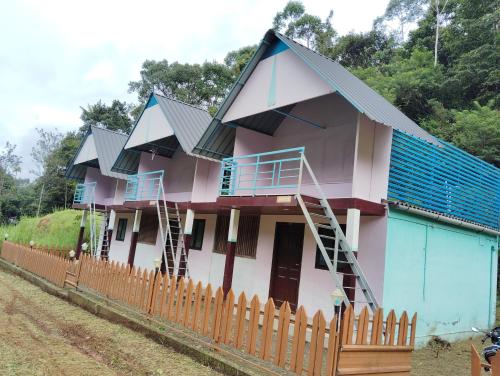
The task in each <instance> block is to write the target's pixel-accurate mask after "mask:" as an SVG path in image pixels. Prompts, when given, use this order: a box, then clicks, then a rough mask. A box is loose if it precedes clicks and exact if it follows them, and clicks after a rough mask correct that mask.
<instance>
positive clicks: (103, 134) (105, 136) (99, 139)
mask: <svg viewBox="0 0 500 376" xmlns="http://www.w3.org/2000/svg"><path fill="white" fill-rule="evenodd" d="M89 140H90V141H92V142H93V143H94V145H93V148H95V152H96V154H97V159H96V160H92V161H82V163H76V161H77V160H78V156H79V155H80V153H81V152H82V149H83V148H84V145H85V144H86V143H87V141H89ZM126 140H127V135H126V134H122V133H118V132H114V131H110V130H108V129H103V128H99V127H96V126H91V127H89V129H88V130H87V133H86V134H85V137H84V138H83V140H82V142H81V143H80V146H79V148H78V151H77V152H76V154H75V156H74V157H73V159H72V160H71V161H70V163H69V164H68V167H67V169H66V177H67V178H70V179H76V180H83V179H84V178H85V173H86V170H87V167H95V168H99V169H100V171H101V174H102V175H104V176H109V177H112V178H117V179H126V178H127V175H125V174H122V173H117V172H114V171H111V167H112V166H113V163H114V162H115V160H116V158H117V157H118V154H119V153H120V151H121V150H122V149H123V146H124V145H125V141H126Z"/></svg>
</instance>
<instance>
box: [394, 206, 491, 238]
mask: <svg viewBox="0 0 500 376" xmlns="http://www.w3.org/2000/svg"><path fill="white" fill-rule="evenodd" d="M389 205H390V206H392V207H394V208H396V209H398V210H402V211H406V212H408V213H413V214H417V215H421V216H423V217H427V218H431V219H434V220H436V221H439V222H444V223H448V224H452V225H455V226H460V227H465V228H467V229H469V230H473V231H477V232H483V233H485V234H489V235H493V236H500V231H498V230H494V229H492V228H488V227H485V226H480V225H476V224H474V223H470V222H466V221H462V220H460V219H456V218H450V217H448V216H446V215H443V214H438V213H434V212H431V211H427V210H422V209H417V208H414V207H412V206H408V205H404V204H401V203H389Z"/></svg>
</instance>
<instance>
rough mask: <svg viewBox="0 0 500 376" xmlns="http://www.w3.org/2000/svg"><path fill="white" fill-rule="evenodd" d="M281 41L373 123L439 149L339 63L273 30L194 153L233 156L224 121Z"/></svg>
mask: <svg viewBox="0 0 500 376" xmlns="http://www.w3.org/2000/svg"><path fill="white" fill-rule="evenodd" d="M278 40H281V41H282V42H283V43H285V44H286V45H287V46H288V47H289V48H290V49H291V50H292V51H293V52H294V53H295V54H296V55H297V56H298V57H299V58H300V59H301V60H302V61H304V62H305V63H306V64H307V65H308V66H309V67H310V68H311V69H312V70H313V71H315V72H316V73H317V74H318V75H319V76H320V77H321V78H322V79H323V80H324V81H325V82H326V83H328V84H329V85H330V86H331V87H332V89H334V90H335V91H336V92H337V93H338V94H339V95H341V96H342V97H344V98H345V99H346V100H347V101H349V102H350V103H351V105H352V106H354V107H355V108H356V109H357V110H358V111H359V112H361V113H363V114H365V115H366V116H367V117H368V118H369V119H371V120H373V121H375V122H377V123H380V124H384V125H386V126H390V127H393V128H395V129H398V130H401V131H403V132H405V133H408V134H411V135H413V136H416V137H419V138H421V139H424V140H426V141H429V142H432V143H434V144H438V145H439V141H437V139H436V138H435V137H433V136H432V135H431V134H429V133H428V132H426V131H425V130H424V129H422V128H420V127H419V126H418V125H417V124H416V123H415V122H413V121H412V120H411V119H410V118H408V117H407V116H406V115H405V114H403V113H402V112H401V111H400V110H399V109H397V108H396V107H395V106H394V105H392V104H391V103H390V102H389V101H387V100H386V99H385V98H384V97H383V96H381V95H380V94H378V93H377V92H376V91H374V90H373V89H371V88H370V87H369V86H368V85H366V84H365V83H364V82H363V81H361V80H360V79H359V78H357V77H356V76H354V75H353V74H352V73H350V72H349V71H348V70H347V69H345V68H344V67H342V66H341V65H340V64H339V63H337V62H336V61H333V60H331V59H329V58H327V57H325V56H323V55H321V54H318V53H316V52H314V51H312V50H310V49H308V48H307V47H304V46H302V45H301V44H299V43H297V42H295V41H293V40H291V39H289V38H287V37H285V36H284V35H282V34H279V33H277V32H275V31H274V30H269V31H268V32H267V33H266V35H265V36H264V38H263V40H262V42H261V44H260V45H259V47H258V48H257V50H256V52H255V53H254V55H253V57H252V58H251V59H250V61H249V63H248V64H247V66H246V67H245V69H244V70H243V71H242V73H241V75H240V77H239V78H238V80H237V81H236V82H235V84H234V85H233V87H232V88H231V90H230V92H229V94H228V95H227V96H226V98H225V99H224V101H223V103H222V104H221V106H220V107H219V110H218V111H217V113H216V114H215V116H214V119H213V120H212V122H211V123H210V126H209V127H208V129H207V131H206V132H204V134H203V135H202V136H201V138H200V141H199V142H198V143H197V144H196V146H195V147H194V149H193V152H194V153H196V154H199V155H200V156H204V157H207V158H213V159H222V158H223V157H225V156H228V155H231V154H232V152H233V148H234V137H235V129H234V126H233V124H224V123H222V118H223V117H224V115H225V114H226V112H227V110H228V109H229V108H230V107H231V105H232V103H233V102H234V100H235V99H236V97H237V96H238V94H239V92H240V91H241V88H242V87H243V86H244V85H245V83H246V81H247V80H248V78H249V77H250V75H251V74H252V72H253V70H254V69H255V67H256V66H257V64H258V63H259V61H260V60H261V58H262V56H263V55H264V54H265V53H266V51H267V50H268V48H270V46H272V44H273V43H275V42H277V41H278ZM286 112H288V111H286ZM240 120H241V119H240ZM233 123H235V125H241V126H245V125H246V124H239V121H236V122H233Z"/></svg>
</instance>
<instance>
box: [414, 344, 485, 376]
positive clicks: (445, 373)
mask: <svg viewBox="0 0 500 376" xmlns="http://www.w3.org/2000/svg"><path fill="white" fill-rule="evenodd" d="M471 343H473V344H474V346H476V349H477V350H478V351H479V352H480V351H481V349H482V348H483V345H482V344H481V341H480V339H477V338H474V339H473V340H468V341H461V342H456V343H452V344H451V348H449V349H444V348H442V347H439V346H438V347H426V348H424V349H421V350H417V351H415V353H414V354H413V364H412V372H411V374H412V376H470V345H471ZM436 355H437V356H436ZM485 375H486V373H485Z"/></svg>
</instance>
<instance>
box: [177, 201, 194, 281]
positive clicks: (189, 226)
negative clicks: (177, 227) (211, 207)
mask: <svg viewBox="0 0 500 376" xmlns="http://www.w3.org/2000/svg"><path fill="white" fill-rule="evenodd" d="M193 223H194V210H192V209H188V210H187V212H186V220H185V223H184V252H185V256H184V255H183V254H182V253H181V260H180V262H179V276H185V275H186V265H187V261H188V257H189V247H190V246H191V236H192V235H193ZM184 257H185V258H184Z"/></svg>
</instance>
